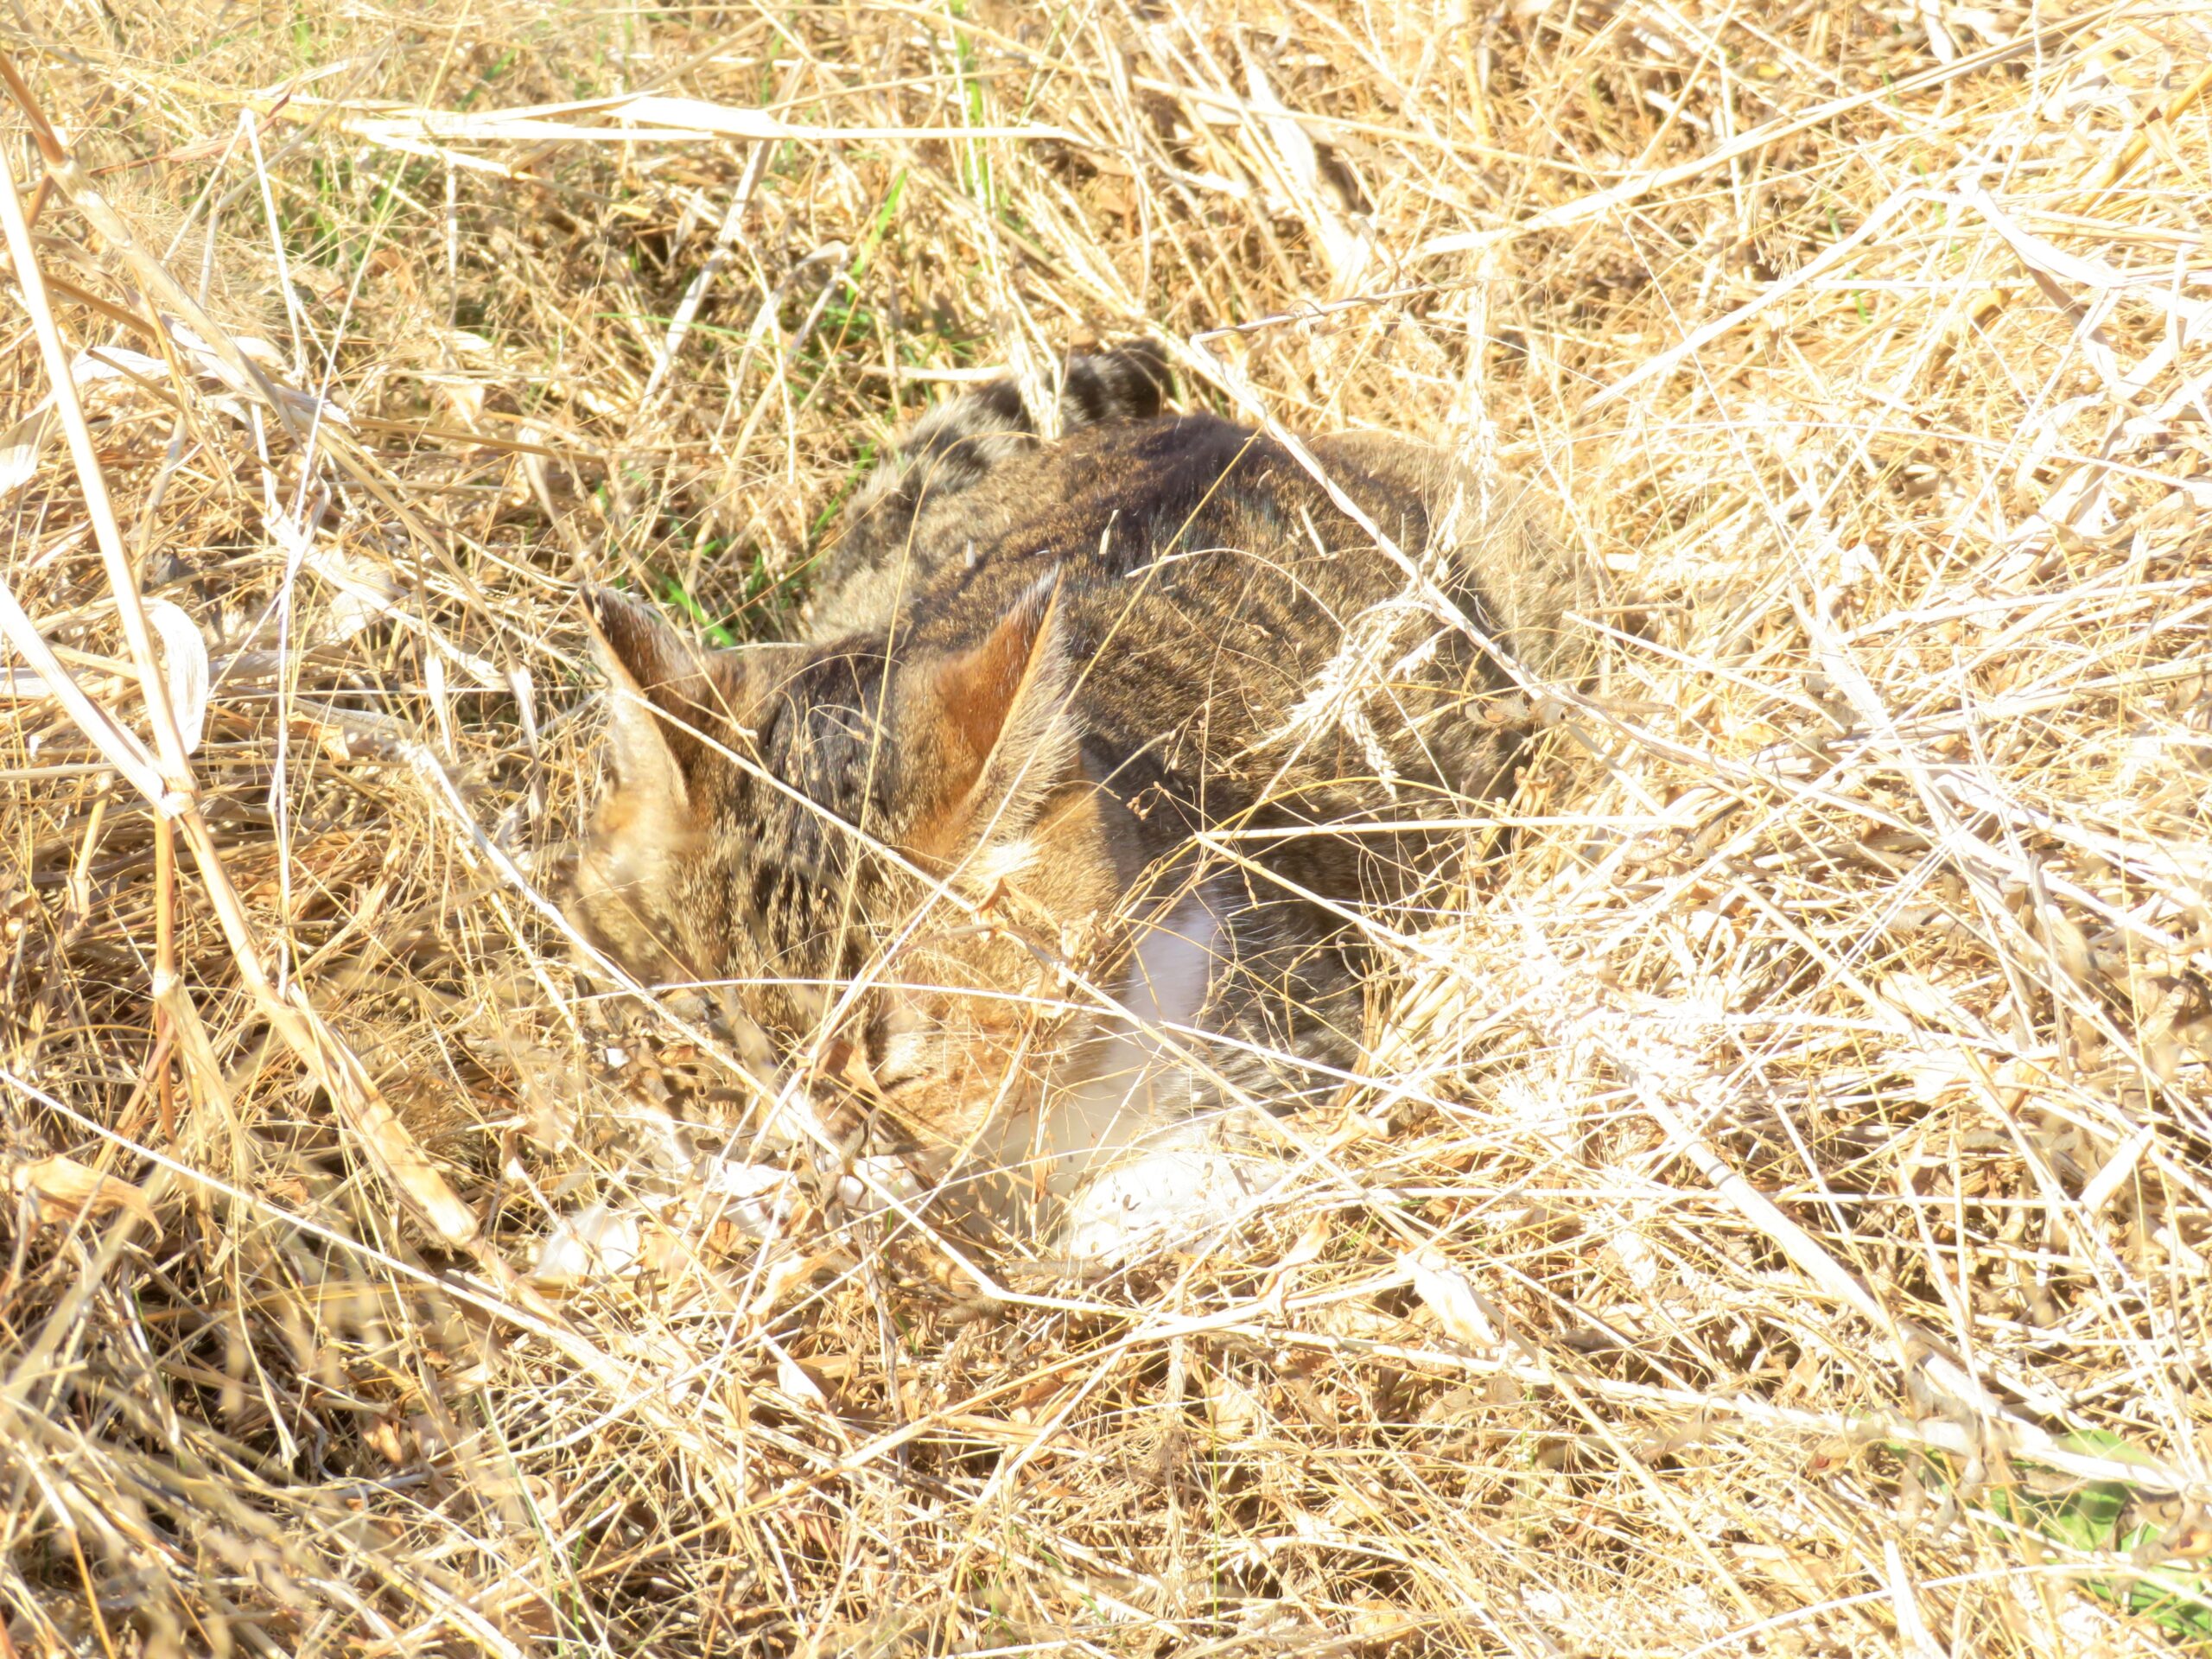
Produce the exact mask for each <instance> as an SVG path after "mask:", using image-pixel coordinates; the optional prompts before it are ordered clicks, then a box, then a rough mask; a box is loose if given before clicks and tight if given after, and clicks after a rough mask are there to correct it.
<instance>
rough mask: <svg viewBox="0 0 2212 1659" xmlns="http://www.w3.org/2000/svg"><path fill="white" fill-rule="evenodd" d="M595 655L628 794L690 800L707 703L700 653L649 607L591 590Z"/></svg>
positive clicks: (587, 593)
mask: <svg viewBox="0 0 2212 1659" xmlns="http://www.w3.org/2000/svg"><path fill="white" fill-rule="evenodd" d="M583 598H584V613H585V614H586V616H587V617H588V618H589V619H590V622H591V645H592V656H593V657H594V659H596V660H597V662H598V664H599V666H600V668H601V670H602V671H604V672H605V674H606V675H607V682H608V692H607V705H608V718H607V747H608V749H609V751H610V753H612V755H613V761H614V775H615V777H616V778H617V779H619V780H620V785H621V787H622V788H623V789H624V790H625V791H638V792H640V793H644V794H650V795H657V796H661V797H664V798H667V799H668V800H669V801H670V802H671V804H681V803H682V802H683V800H684V799H685V797H686V794H687V785H686V781H685V780H686V777H687V774H688V773H689V772H690V764H691V761H692V759H693V756H694V753H695V752H696V748H697V747H698V739H697V738H696V737H695V736H694V735H693V734H692V729H691V728H696V725H697V721H698V715H699V714H700V713H701V711H702V708H703V706H704V704H705V702H706V699H707V690H708V684H707V675H706V671H705V668H704V665H703V664H702V663H701V661H700V658H699V654H698V652H696V651H694V650H693V649H692V647H691V646H690V645H688V644H687V643H686V642H685V641H684V640H683V639H682V637H681V636H679V635H678V634H677V632H676V630H675V629H673V628H671V627H670V626H668V625H667V624H666V623H665V622H663V621H662V620H660V619H659V618H658V617H657V616H655V615H654V614H653V613H652V612H651V611H650V610H647V609H646V608H645V607H644V606H642V605H639V604H638V603H637V602H635V601H632V600H628V599H625V598H624V597H623V596H622V595H621V594H617V593H613V592H612V591H610V590H609V589H607V588H586V589H585V590H584V595H583Z"/></svg>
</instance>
